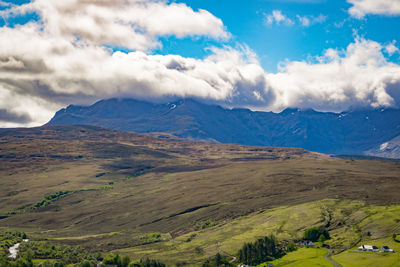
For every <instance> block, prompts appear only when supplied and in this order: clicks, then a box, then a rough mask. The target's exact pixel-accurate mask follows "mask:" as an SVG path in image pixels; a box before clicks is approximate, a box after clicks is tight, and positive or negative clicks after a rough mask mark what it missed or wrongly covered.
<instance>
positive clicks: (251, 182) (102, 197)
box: [0, 126, 400, 266]
mask: <svg viewBox="0 0 400 267" xmlns="http://www.w3.org/2000/svg"><path fill="white" fill-rule="evenodd" d="M0 142H1V144H2V145H1V147H0V157H1V165H0V177H1V184H2V186H1V188H0V203H2V205H1V206H0V212H1V214H0V215H1V216H0V229H3V230H9V229H14V230H23V231H26V232H28V234H29V235H30V236H31V237H33V239H37V240H49V242H55V243H61V244H69V245H81V246H83V247H85V248H86V249H88V250H91V251H101V252H103V253H105V252H108V251H118V252H119V253H122V254H125V255H129V256H130V257H131V258H141V257H145V256H151V257H156V258H158V259H162V260H163V261H164V262H166V263H168V264H171V265H172V264H176V263H177V262H182V261H185V262H187V263H191V264H194V265H196V266H197V265H199V264H200V263H201V262H202V261H204V260H205V259H207V258H208V257H210V256H213V255H215V253H217V252H218V251H224V252H226V253H229V254H231V255H232V254H234V253H236V251H237V250H238V249H239V248H240V247H241V245H242V244H243V243H244V242H248V241H252V240H254V239H256V238H257V237H260V236H265V235H267V234H270V233H274V234H276V235H277V236H279V237H280V238H282V239H294V238H299V237H301V235H302V232H303V231H304V229H306V228H307V227H311V226H314V225H321V224H322V225H329V227H330V228H329V229H330V231H331V232H332V234H333V236H336V237H334V238H333V239H332V241H331V242H332V243H331V244H332V246H334V247H337V248H341V249H343V248H345V247H346V246H347V247H349V246H350V247H351V246H353V245H355V244H357V242H359V241H360V240H362V239H363V238H364V237H365V233H366V232H370V233H372V238H386V237H390V236H391V235H392V234H393V231H396V229H397V228H396V227H397V226H396V223H395V219H397V218H400V213H399V210H400V209H399V208H398V204H399V203H400V195H399V194H398V192H399V190H400V177H399V173H400V163H396V162H381V161H358V160H341V159H335V158H331V157H329V156H326V155H323V154H318V153H312V152H308V151H306V150H303V149H293V148H268V147H247V146H239V145H224V144H208V143H198V142H189V141H185V140H182V139H178V138H176V137H174V136H171V135H167V134H153V135H141V134H134V133H125V132H118V131H113V130H106V129H102V128H98V127H94V126H45V127H39V128H32V129H3V130H0ZM60 192H62V193H60ZM385 206H388V207H392V208H390V209H385ZM382 216H383V217H382ZM296 218H297V219H296ZM301 218H302V219H301ZM304 218H307V219H304ZM381 218H386V219H385V220H383V221H380V220H382V219H381ZM356 225H357V227H355V226H356ZM397 230H399V231H400V229H397ZM154 233H160V236H158V234H154ZM153 236H156V237H153ZM154 238H155V239H154ZM369 238H371V237H369ZM192 239H193V241H191V240H192ZM188 240H189V241H188Z"/></svg>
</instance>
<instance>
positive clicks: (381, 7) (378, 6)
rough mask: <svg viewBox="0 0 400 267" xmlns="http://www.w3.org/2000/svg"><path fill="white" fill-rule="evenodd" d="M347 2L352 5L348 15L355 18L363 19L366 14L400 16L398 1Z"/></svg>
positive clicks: (370, 0)
mask: <svg viewBox="0 0 400 267" xmlns="http://www.w3.org/2000/svg"><path fill="white" fill-rule="evenodd" d="M347 2H348V3H349V4H352V5H353V6H352V7H351V8H350V9H349V13H350V15H351V16H353V17H355V18H363V17H364V16H366V15H368V14H373V15H385V16H396V15H400V1H399V0H347Z"/></svg>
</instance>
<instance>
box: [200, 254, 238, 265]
mask: <svg viewBox="0 0 400 267" xmlns="http://www.w3.org/2000/svg"><path fill="white" fill-rule="evenodd" d="M202 266H203V267H222V266H224V267H228V266H235V265H233V264H231V263H230V262H229V260H228V259H227V258H226V257H223V256H222V255H221V254H219V253H217V255H215V256H214V257H213V258H211V259H208V260H206V261H205V262H204V263H203V265H202Z"/></svg>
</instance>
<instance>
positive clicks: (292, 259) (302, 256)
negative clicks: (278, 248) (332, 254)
mask: <svg viewBox="0 0 400 267" xmlns="http://www.w3.org/2000/svg"><path fill="white" fill-rule="evenodd" d="M327 253H328V251H327V250H325V249H321V248H300V249H298V250H297V251H294V252H290V253H288V254H287V255H285V256H284V257H282V258H281V259H277V260H274V261H271V262H268V263H272V264H273V265H274V266H277V267H279V266H288V267H289V266H293V267H294V266H326V267H333V266H334V265H333V264H332V263H330V262H329V261H327V260H326V259H325V258H324V256H325V255H326V254H327ZM264 265H266V263H263V264H260V265H258V267H262V266H264Z"/></svg>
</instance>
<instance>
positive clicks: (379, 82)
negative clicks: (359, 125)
mask: <svg viewBox="0 0 400 267" xmlns="http://www.w3.org/2000/svg"><path fill="white" fill-rule="evenodd" d="M384 49H385V47H383V46H382V45H381V44H379V43H377V42H373V41H368V40H365V39H361V38H357V39H356V41H355V43H352V44H350V45H349V46H348V47H347V49H346V50H344V51H339V50H336V49H328V50H327V51H326V53H325V55H324V56H322V57H317V58H316V60H315V61H316V62H304V61H294V62H287V63H286V64H284V65H283V66H282V67H281V69H280V72H279V73H277V74H267V81H268V83H269V85H270V89H271V90H273V91H274V92H275V94H276V96H277V97H276V101H275V102H274V104H273V106H272V107H271V109H273V110H280V109H283V108H285V107H300V108H314V109H317V110H322V111H335V112H338V111H343V110H346V109H349V108H351V107H378V106H395V105H399V104H400V99H399V98H398V97H399V91H400V66H399V65H397V64H394V63H390V62H388V61H387V60H386V58H385V56H384V54H383V51H384ZM396 96H397V99H396Z"/></svg>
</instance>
